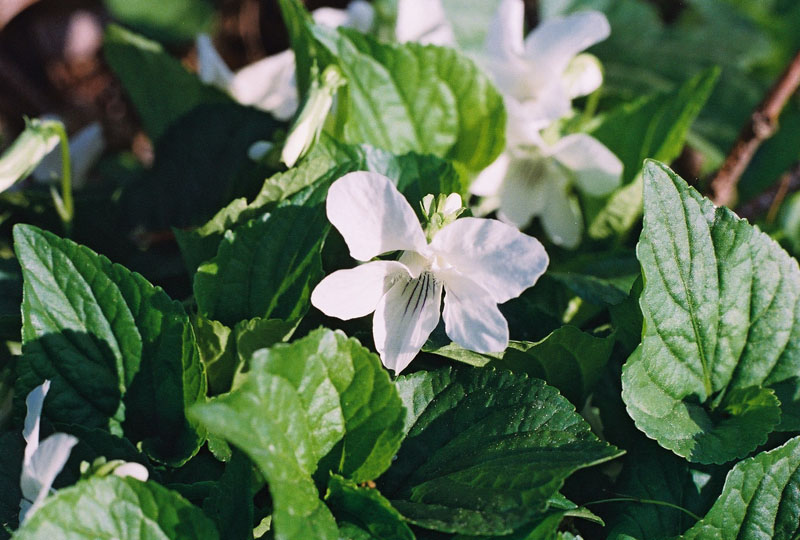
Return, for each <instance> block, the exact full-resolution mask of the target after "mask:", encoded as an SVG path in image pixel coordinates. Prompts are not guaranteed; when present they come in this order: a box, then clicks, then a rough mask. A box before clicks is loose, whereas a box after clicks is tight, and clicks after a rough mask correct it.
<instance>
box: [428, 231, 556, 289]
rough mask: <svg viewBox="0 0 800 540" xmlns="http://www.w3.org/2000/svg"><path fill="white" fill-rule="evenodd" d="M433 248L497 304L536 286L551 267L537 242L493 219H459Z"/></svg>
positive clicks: (436, 237)
mask: <svg viewBox="0 0 800 540" xmlns="http://www.w3.org/2000/svg"><path fill="white" fill-rule="evenodd" d="M431 248H432V249H433V251H434V253H436V255H439V256H441V257H443V258H444V259H445V260H446V261H447V262H448V263H450V264H451V265H452V266H453V267H454V268H455V270H457V271H458V272H460V273H462V274H463V275H464V276H466V277H468V278H470V279H471V280H473V281H474V282H476V283H480V284H481V286H482V287H483V288H484V289H486V292H487V293H489V295H490V296H491V297H492V299H493V300H494V301H495V302H496V303H498V304H500V303H503V302H505V301H507V300H510V299H511V298H515V297H517V296H519V295H520V294H521V293H522V291H524V290H525V289H527V288H528V287H530V286H532V285H533V284H534V283H536V280H538V279H539V276H541V275H542V274H543V273H544V271H545V269H546V268H547V264H548V258H547V253H545V251H544V247H542V244H541V243H539V241H538V240H537V239H536V238H533V237H532V236H528V235H525V234H522V233H521V232H519V231H518V230H517V229H516V228H514V227H512V226H511V225H507V224H505V223H501V222H499V221H496V220H493V219H481V218H463V219H457V220H456V221H454V222H453V223H451V224H450V225H447V226H445V227H444V228H442V230H441V231H439V232H438V233H437V234H436V236H435V237H434V238H433V241H432V242H431Z"/></svg>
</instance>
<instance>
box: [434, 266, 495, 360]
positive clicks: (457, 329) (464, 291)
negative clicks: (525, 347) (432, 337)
mask: <svg viewBox="0 0 800 540" xmlns="http://www.w3.org/2000/svg"><path fill="white" fill-rule="evenodd" d="M441 277H442V280H443V281H444V291H445V292H444V311H443V312H442V318H444V324H445V332H447V335H448V336H449V337H450V339H452V340H453V341H454V342H455V343H457V344H458V345H460V346H461V347H463V348H465V349H469V350H470V351H475V352H479V353H492V352H500V351H503V350H505V348H506V347H508V322H507V321H506V319H505V317H503V314H502V313H501V312H500V310H499V309H498V307H497V303H496V302H495V301H494V299H493V298H492V297H491V296H490V295H489V294H488V293H487V292H486V290H484V289H483V288H482V287H481V286H480V285H478V284H477V283H475V282H474V281H472V280H470V279H468V278H466V277H464V276H462V275H459V274H457V273H455V272H448V273H446V274H443V275H442V276H441Z"/></svg>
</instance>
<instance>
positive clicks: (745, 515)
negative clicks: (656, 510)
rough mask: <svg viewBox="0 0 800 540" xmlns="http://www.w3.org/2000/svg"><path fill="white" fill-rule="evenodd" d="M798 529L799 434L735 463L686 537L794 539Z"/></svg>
mask: <svg viewBox="0 0 800 540" xmlns="http://www.w3.org/2000/svg"><path fill="white" fill-rule="evenodd" d="M798 534H800V437H795V438H794V439H792V440H790V441H789V442H787V443H786V444H784V445H783V446H781V447H779V448H776V449H775V450H771V451H769V452H762V453H760V454H757V455H756V456H754V457H752V458H749V459H746V460H744V461H741V462H739V463H737V464H736V466H735V467H734V468H733V470H732V471H731V472H730V473H729V474H728V477H727V478H726V480H725V486H724V487H723V488H722V494H721V495H720V497H719V499H717V502H716V503H714V506H713V507H711V510H710V511H709V512H708V514H706V517H704V518H703V520H702V521H700V522H699V523H697V524H696V525H695V526H694V527H692V528H691V529H689V530H688V531H687V532H686V533H685V534H684V535H683V536H682V537H681V538H684V539H685V540H725V539H728V538H753V539H756V538H757V539H762V538H763V539H764V540H767V539H770V540H794V539H795V538H797V537H798Z"/></svg>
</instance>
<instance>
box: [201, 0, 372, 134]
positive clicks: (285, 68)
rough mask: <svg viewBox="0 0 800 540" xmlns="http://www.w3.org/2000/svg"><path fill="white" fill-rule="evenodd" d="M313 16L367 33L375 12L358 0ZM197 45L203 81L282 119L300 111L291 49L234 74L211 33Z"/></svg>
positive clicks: (322, 22) (326, 24)
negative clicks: (345, 7)
mask: <svg viewBox="0 0 800 540" xmlns="http://www.w3.org/2000/svg"><path fill="white" fill-rule="evenodd" d="M312 16H313V17H314V22H316V23H317V24H320V25H323V26H329V27H331V28H335V27H338V26H345V27H349V28H354V29H356V30H359V31H361V32H366V31H368V30H369V29H370V28H371V27H372V25H373V20H374V17H375V13H374V10H373V8H372V6H371V5H370V4H369V3H368V2H366V1H364V0H355V1H354V2H351V3H350V4H349V5H348V6H347V9H346V10H342V9H334V8H320V9H316V10H314V12H313V13H312ZM195 45H196V47H197V74H198V76H199V77H200V80H201V81H203V82H204V83H206V84H210V85H212V86H216V87H217V88H220V89H221V90H225V91H226V92H229V93H230V94H231V96H233V98H234V99H236V100H237V101H238V102H239V103H242V104H244V105H253V106H254V107H257V108H259V109H262V110H264V111H267V112H269V113H272V114H273V115H274V116H275V118H278V119H279V120H289V119H290V118H292V116H294V114H295V112H297V108H298V106H299V100H298V96H297V81H296V79H295V75H296V73H295V58H294V52H293V51H292V50H291V49H289V50H286V51H283V52H280V53H278V54H274V55H272V56H267V57H266V58H262V59H261V60H259V61H257V62H254V63H252V64H250V65H248V66H245V67H243V68H242V69H240V70H239V71H237V72H236V73H234V72H232V71H231V70H230V68H229V67H228V66H227V65H226V64H225V61H224V60H223V59H222V58H221V57H220V55H219V53H218V52H217V50H216V49H215V48H214V45H213V44H212V43H211V38H210V37H209V36H208V35H206V34H200V35H199V36H197V39H196V42H195Z"/></svg>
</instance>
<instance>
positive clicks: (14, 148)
mask: <svg viewBox="0 0 800 540" xmlns="http://www.w3.org/2000/svg"><path fill="white" fill-rule="evenodd" d="M59 129H63V126H62V125H61V123H60V122H56V121H54V120H46V119H43V120H39V119H33V120H28V121H26V126H25V131H23V132H22V133H21V134H20V135H19V137H17V138H16V139H15V140H14V142H13V143H12V144H11V146H9V147H8V148H7V149H6V151H5V152H3V155H2V156H0V191H5V190H6V189H8V188H10V187H11V186H12V185H14V183H16V182H17V181H19V180H22V179H23V178H25V177H27V176H28V175H29V174H30V173H31V172H33V170H34V169H35V168H36V166H37V165H38V164H39V163H40V162H41V161H42V160H43V159H44V158H45V156H47V155H48V154H49V153H50V152H51V151H52V150H53V149H54V148H55V147H56V146H57V145H58V141H59V131H58V130H59Z"/></svg>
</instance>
